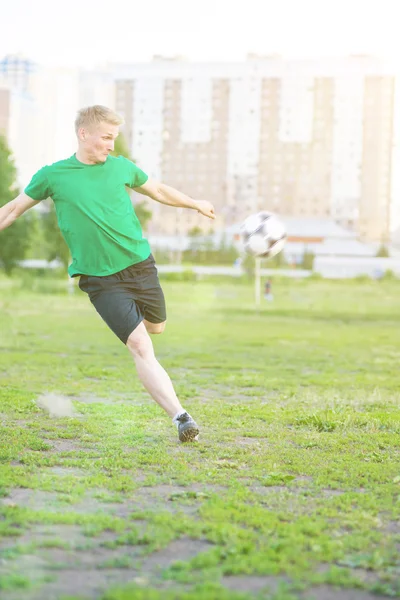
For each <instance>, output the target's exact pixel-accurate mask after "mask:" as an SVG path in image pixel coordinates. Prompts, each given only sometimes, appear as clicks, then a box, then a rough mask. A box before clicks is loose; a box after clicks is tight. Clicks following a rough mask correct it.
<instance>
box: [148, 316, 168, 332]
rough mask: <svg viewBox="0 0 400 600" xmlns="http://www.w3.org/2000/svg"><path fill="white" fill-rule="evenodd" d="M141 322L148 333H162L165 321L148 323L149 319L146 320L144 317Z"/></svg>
mask: <svg viewBox="0 0 400 600" xmlns="http://www.w3.org/2000/svg"><path fill="white" fill-rule="evenodd" d="M143 323H144V325H145V327H146V329H147V331H148V332H149V333H152V334H155V333H162V332H163V331H164V329H165V323H166V322H165V321H163V322H162V323H150V321H146V319H144V320H143Z"/></svg>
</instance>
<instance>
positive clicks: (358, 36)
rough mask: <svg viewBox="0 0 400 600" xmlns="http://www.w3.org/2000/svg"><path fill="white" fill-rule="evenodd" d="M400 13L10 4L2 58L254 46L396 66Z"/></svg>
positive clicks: (72, 61) (241, 0) (0, 27)
mask: <svg viewBox="0 0 400 600" xmlns="http://www.w3.org/2000/svg"><path fill="white" fill-rule="evenodd" d="M396 9H397V10H396ZM399 9H400V0H198V1H196V2H195V1H194V0H142V2H140V3H139V2H138V1H137V0H108V1H104V0H95V1H94V0H68V1H67V2H63V3H60V2H55V1H54V0H35V1H33V0H8V1H6V2H5V3H4V6H2V9H1V20H0V57H1V56H3V55H5V54H8V53H21V54H24V55H25V56H27V57H29V58H32V59H33V60H35V61H37V62H39V63H40V64H46V65H49V64H50V65H60V66H61V65H70V66H85V67H90V66H97V65H100V64H104V63H106V62H114V61H118V62H119V61H120V62H135V61H143V60H145V61H146V60H149V59H151V57H152V56H153V54H164V55H175V54H181V55H184V56H186V57H187V58H189V59H193V60H241V59H243V58H245V56H246V54H247V53H249V52H254V53H258V54H280V55H282V56H284V57H324V56H343V55H348V54H357V53H366V54H375V55H379V56H383V57H387V58H390V59H393V60H396V62H397V61H399V59H400V35H399V29H400V24H399V21H398V18H397V17H395V12H397V13H398V11H399Z"/></svg>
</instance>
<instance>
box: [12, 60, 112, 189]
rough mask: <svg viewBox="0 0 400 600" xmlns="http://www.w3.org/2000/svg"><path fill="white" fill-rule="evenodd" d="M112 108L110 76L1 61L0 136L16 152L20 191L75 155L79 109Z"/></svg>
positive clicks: (24, 62)
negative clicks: (38, 174) (44, 168)
mask: <svg viewBox="0 0 400 600" xmlns="http://www.w3.org/2000/svg"><path fill="white" fill-rule="evenodd" d="M114 102H115V83H114V81H113V79H112V78H111V76H110V75H109V74H108V73H107V72H103V71H82V70H80V69H77V68H43V67H37V66H34V65H33V63H32V62H31V61H29V60H27V59H24V58H22V57H6V58H4V59H2V60H0V131H2V132H3V134H4V135H5V136H6V138H7V141H8V144H9V146H10V148H11V150H12V152H13V155H14V158H15V164H16V167H17V171H18V183H19V186H20V187H24V186H25V185H26V184H27V183H28V182H29V180H30V178H31V177H32V175H33V174H34V173H35V172H36V171H37V170H38V169H40V168H41V167H42V166H44V165H46V164H51V163H53V162H55V161H57V160H61V159H63V158H67V157H68V156H70V155H71V154H72V153H73V152H74V151H75V150H76V136H75V130H74V121H75V117H76V113H77V111H78V109H79V108H81V107H83V106H87V105H90V104H105V105H107V106H110V107H111V108H113V107H114Z"/></svg>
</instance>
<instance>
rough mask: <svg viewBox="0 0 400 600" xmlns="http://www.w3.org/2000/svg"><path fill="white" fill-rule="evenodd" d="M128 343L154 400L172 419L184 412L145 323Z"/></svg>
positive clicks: (141, 379)
mask: <svg viewBox="0 0 400 600" xmlns="http://www.w3.org/2000/svg"><path fill="white" fill-rule="evenodd" d="M126 345H127V347H128V350H129V352H130V353H131V354H132V356H133V360H134V361H135V364H136V369H137V372H138V375H139V379H140V381H141V382H142V383H143V385H144V387H145V388H146V390H147V391H148V392H149V394H150V395H151V396H152V397H153V398H154V400H155V401H156V402H157V403H158V404H159V405H160V406H161V408H163V409H164V410H165V411H166V412H167V413H168V415H169V416H170V417H171V419H172V418H173V417H174V416H175V415H176V414H177V413H179V412H184V410H183V408H182V405H181V403H180V402H179V400H178V398H177V396H176V393H175V390H174V388H173V385H172V382H171V379H170V378H169V375H168V374H167V372H166V371H165V369H164V368H163V367H162V366H161V365H160V363H159V362H158V360H157V359H156V357H155V355H154V349H153V343H152V341H151V339H150V336H149V334H148V333H147V330H146V327H145V325H144V323H140V324H139V325H138V326H137V327H136V329H135V330H134V331H133V332H132V333H131V335H130V336H129V338H128V341H127V342H126Z"/></svg>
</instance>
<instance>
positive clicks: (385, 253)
mask: <svg viewBox="0 0 400 600" xmlns="http://www.w3.org/2000/svg"><path fill="white" fill-rule="evenodd" d="M376 256H379V257H380V258H389V257H390V253H389V249H388V247H387V246H386V245H385V244H384V243H383V242H382V244H381V245H380V246H379V249H378V252H377V253H376Z"/></svg>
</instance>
